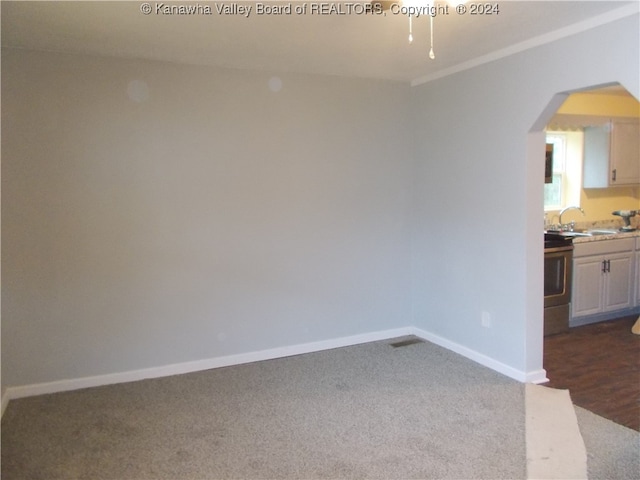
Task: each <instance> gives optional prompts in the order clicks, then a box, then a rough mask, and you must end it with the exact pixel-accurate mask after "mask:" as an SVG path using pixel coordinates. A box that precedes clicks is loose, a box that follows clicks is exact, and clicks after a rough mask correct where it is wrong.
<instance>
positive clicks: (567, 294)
mask: <svg viewBox="0 0 640 480" xmlns="http://www.w3.org/2000/svg"><path fill="white" fill-rule="evenodd" d="M572 264H573V243H572V241H571V239H570V238H566V237H561V238H548V237H547V236H546V235H545V248H544V334H545V335H553V334H555V333H561V332H566V331H567V330H568V329H569V315H570V306H571V277H572Z"/></svg>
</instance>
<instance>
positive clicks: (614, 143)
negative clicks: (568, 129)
mask: <svg viewBox="0 0 640 480" xmlns="http://www.w3.org/2000/svg"><path fill="white" fill-rule="evenodd" d="M638 184H640V121H639V120H638V119H633V118H630V119H615V120H612V121H609V122H607V123H606V124H604V125H598V126H591V127H586V128H585V129H584V171H583V186H584V188H605V187H613V186H619V185H638Z"/></svg>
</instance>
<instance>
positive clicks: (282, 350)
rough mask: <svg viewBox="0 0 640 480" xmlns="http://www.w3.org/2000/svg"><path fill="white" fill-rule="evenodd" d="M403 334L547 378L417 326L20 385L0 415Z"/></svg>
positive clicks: (503, 369)
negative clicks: (23, 402) (85, 392)
mask: <svg viewBox="0 0 640 480" xmlns="http://www.w3.org/2000/svg"><path fill="white" fill-rule="evenodd" d="M406 335H415V336H417V337H420V338H423V339H424V340H427V341H429V342H431V343H435V344H436V345H439V346H441V347H444V348H446V349H447V350H451V351H452V352H455V353H457V354H460V355H462V356H463V357H466V358H468V359H470V360H473V361H474V362H476V363H479V364H480V365H483V366H485V367H487V368H490V369H492V370H495V371H497V372H499V373H502V374H503V375H506V376H508V377H510V378H513V379H515V380H518V381H520V382H524V383H544V382H546V381H547V378H546V372H545V370H544V369H542V370H538V371H534V372H522V371H520V370H516V369H514V368H512V367H510V366H508V365H505V364H504V363H501V362H499V361H497V360H495V359H493V358H491V357H488V356H486V355H484V354H481V353H479V352H476V351H475V350H471V349H469V348H467V347H464V346H462V345H460V344H458V343H455V342H452V341H450V340H447V339H446V338H443V337H440V336H438V335H435V334H433V333H430V332H427V331H426V330H422V329H419V328H416V327H403V328H396V329H391V330H382V331H378V332H369V333H363V334H360V335H352V336H349V337H340V338H334V339H330V340H322V341H319V342H310V343H303V344H299V345H291V346H286V347H278V348H272V349H268V350H260V351H256V352H248V353H240V354H236V355H227V356H224V357H215V358H208V359H204V360H196V361H192V362H183V363H176V364H172V365H165V366H162V367H152V368H145V369H141V370H131V371H127V372H120V373H112V374H106V375H96V376H91V377H82V378H75V379H68V380H58V381H55V382H47V383H37V384H33V385H23V386H19V387H9V388H7V390H6V391H5V393H4V395H2V412H1V415H4V411H5V409H6V408H7V405H8V404H9V401H10V400H12V399H15V398H24V397H32V396H35V395H44V394H49V393H58V392H66V391H70V390H79V389H82V388H91V387H100V386H104V385H113V384H116V383H127V382H135V381H138V380H144V379H148V378H160V377H168V376H171V375H180V374H183V373H192V372H199V371H202V370H210V369H212V368H220V367H229V366H232V365H241V364H244V363H252V362H260V361H263V360H273V359H276V358H284V357H290V356H293V355H302V354H305V353H313V352H320V351H322V350H330V349H333V348H340V347H349V346H352V345H359V344H361V343H368V342H377V341H380V340H388V339H391V338H397V337H403V336H406Z"/></svg>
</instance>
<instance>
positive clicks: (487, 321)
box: [480, 312, 491, 328]
mask: <svg viewBox="0 0 640 480" xmlns="http://www.w3.org/2000/svg"><path fill="white" fill-rule="evenodd" d="M480 323H481V324H482V326H483V327H484V328H491V314H490V313H489V312H482V318H481V320H480Z"/></svg>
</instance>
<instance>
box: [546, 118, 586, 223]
mask: <svg viewBox="0 0 640 480" xmlns="http://www.w3.org/2000/svg"><path fill="white" fill-rule="evenodd" d="M546 141H547V143H550V144H552V145H553V182H552V183H545V185H544V211H545V212H555V211H560V210H562V209H563V208H565V207H568V206H571V205H577V206H579V205H580V190H581V188H580V186H581V184H582V156H583V144H584V134H583V133H582V132H581V131H579V132H573V131H572V132H569V131H567V132H561V131H548V132H547V134H546Z"/></svg>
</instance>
